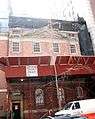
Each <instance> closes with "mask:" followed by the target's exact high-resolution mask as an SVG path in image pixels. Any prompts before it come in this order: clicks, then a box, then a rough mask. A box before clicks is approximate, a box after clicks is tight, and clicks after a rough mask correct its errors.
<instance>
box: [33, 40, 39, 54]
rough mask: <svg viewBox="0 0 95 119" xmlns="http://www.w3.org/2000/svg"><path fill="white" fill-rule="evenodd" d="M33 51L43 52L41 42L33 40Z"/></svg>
mask: <svg viewBox="0 0 95 119" xmlns="http://www.w3.org/2000/svg"><path fill="white" fill-rule="evenodd" d="M32 46H33V53H40V52H41V45H40V43H39V42H33V45H32Z"/></svg>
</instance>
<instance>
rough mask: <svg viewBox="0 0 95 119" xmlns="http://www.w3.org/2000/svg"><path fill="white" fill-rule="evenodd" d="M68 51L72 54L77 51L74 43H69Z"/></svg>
mask: <svg viewBox="0 0 95 119" xmlns="http://www.w3.org/2000/svg"><path fill="white" fill-rule="evenodd" d="M70 52H71V54H74V53H76V52H77V50H76V45H75V44H70Z"/></svg>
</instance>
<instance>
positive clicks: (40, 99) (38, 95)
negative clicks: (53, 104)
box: [35, 88, 44, 105]
mask: <svg viewBox="0 0 95 119" xmlns="http://www.w3.org/2000/svg"><path fill="white" fill-rule="evenodd" d="M35 100H36V105H43V104H44V93H43V90H42V89H40V88H39V89H36V91H35Z"/></svg>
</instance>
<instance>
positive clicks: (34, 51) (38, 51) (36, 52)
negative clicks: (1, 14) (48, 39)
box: [32, 42, 41, 53]
mask: <svg viewBox="0 0 95 119" xmlns="http://www.w3.org/2000/svg"><path fill="white" fill-rule="evenodd" d="M35 43H38V44H39V49H40V51H36V52H35V51H34V45H35ZM32 51H33V53H41V44H40V42H33V43H32Z"/></svg>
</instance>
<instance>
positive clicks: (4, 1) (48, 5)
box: [0, 0, 85, 19]
mask: <svg viewBox="0 0 95 119" xmlns="http://www.w3.org/2000/svg"><path fill="white" fill-rule="evenodd" d="M9 1H11V6H12V10H13V15H16V16H30V17H36V18H56V19H63V11H64V9H65V8H66V9H65V10H67V11H68V9H67V7H66V5H67V4H66V2H68V1H69V0H9ZM72 1H73V6H74V9H75V12H76V13H77V12H78V13H81V14H80V16H83V15H82V13H83V9H82V11H81V9H80V8H81V7H82V3H83V2H81V1H82V0H72ZM83 1H84V0H83ZM8 10H9V9H8V0H0V18H1V17H7V16H8ZM76 13H75V14H76ZM84 14H85V13H84Z"/></svg>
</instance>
